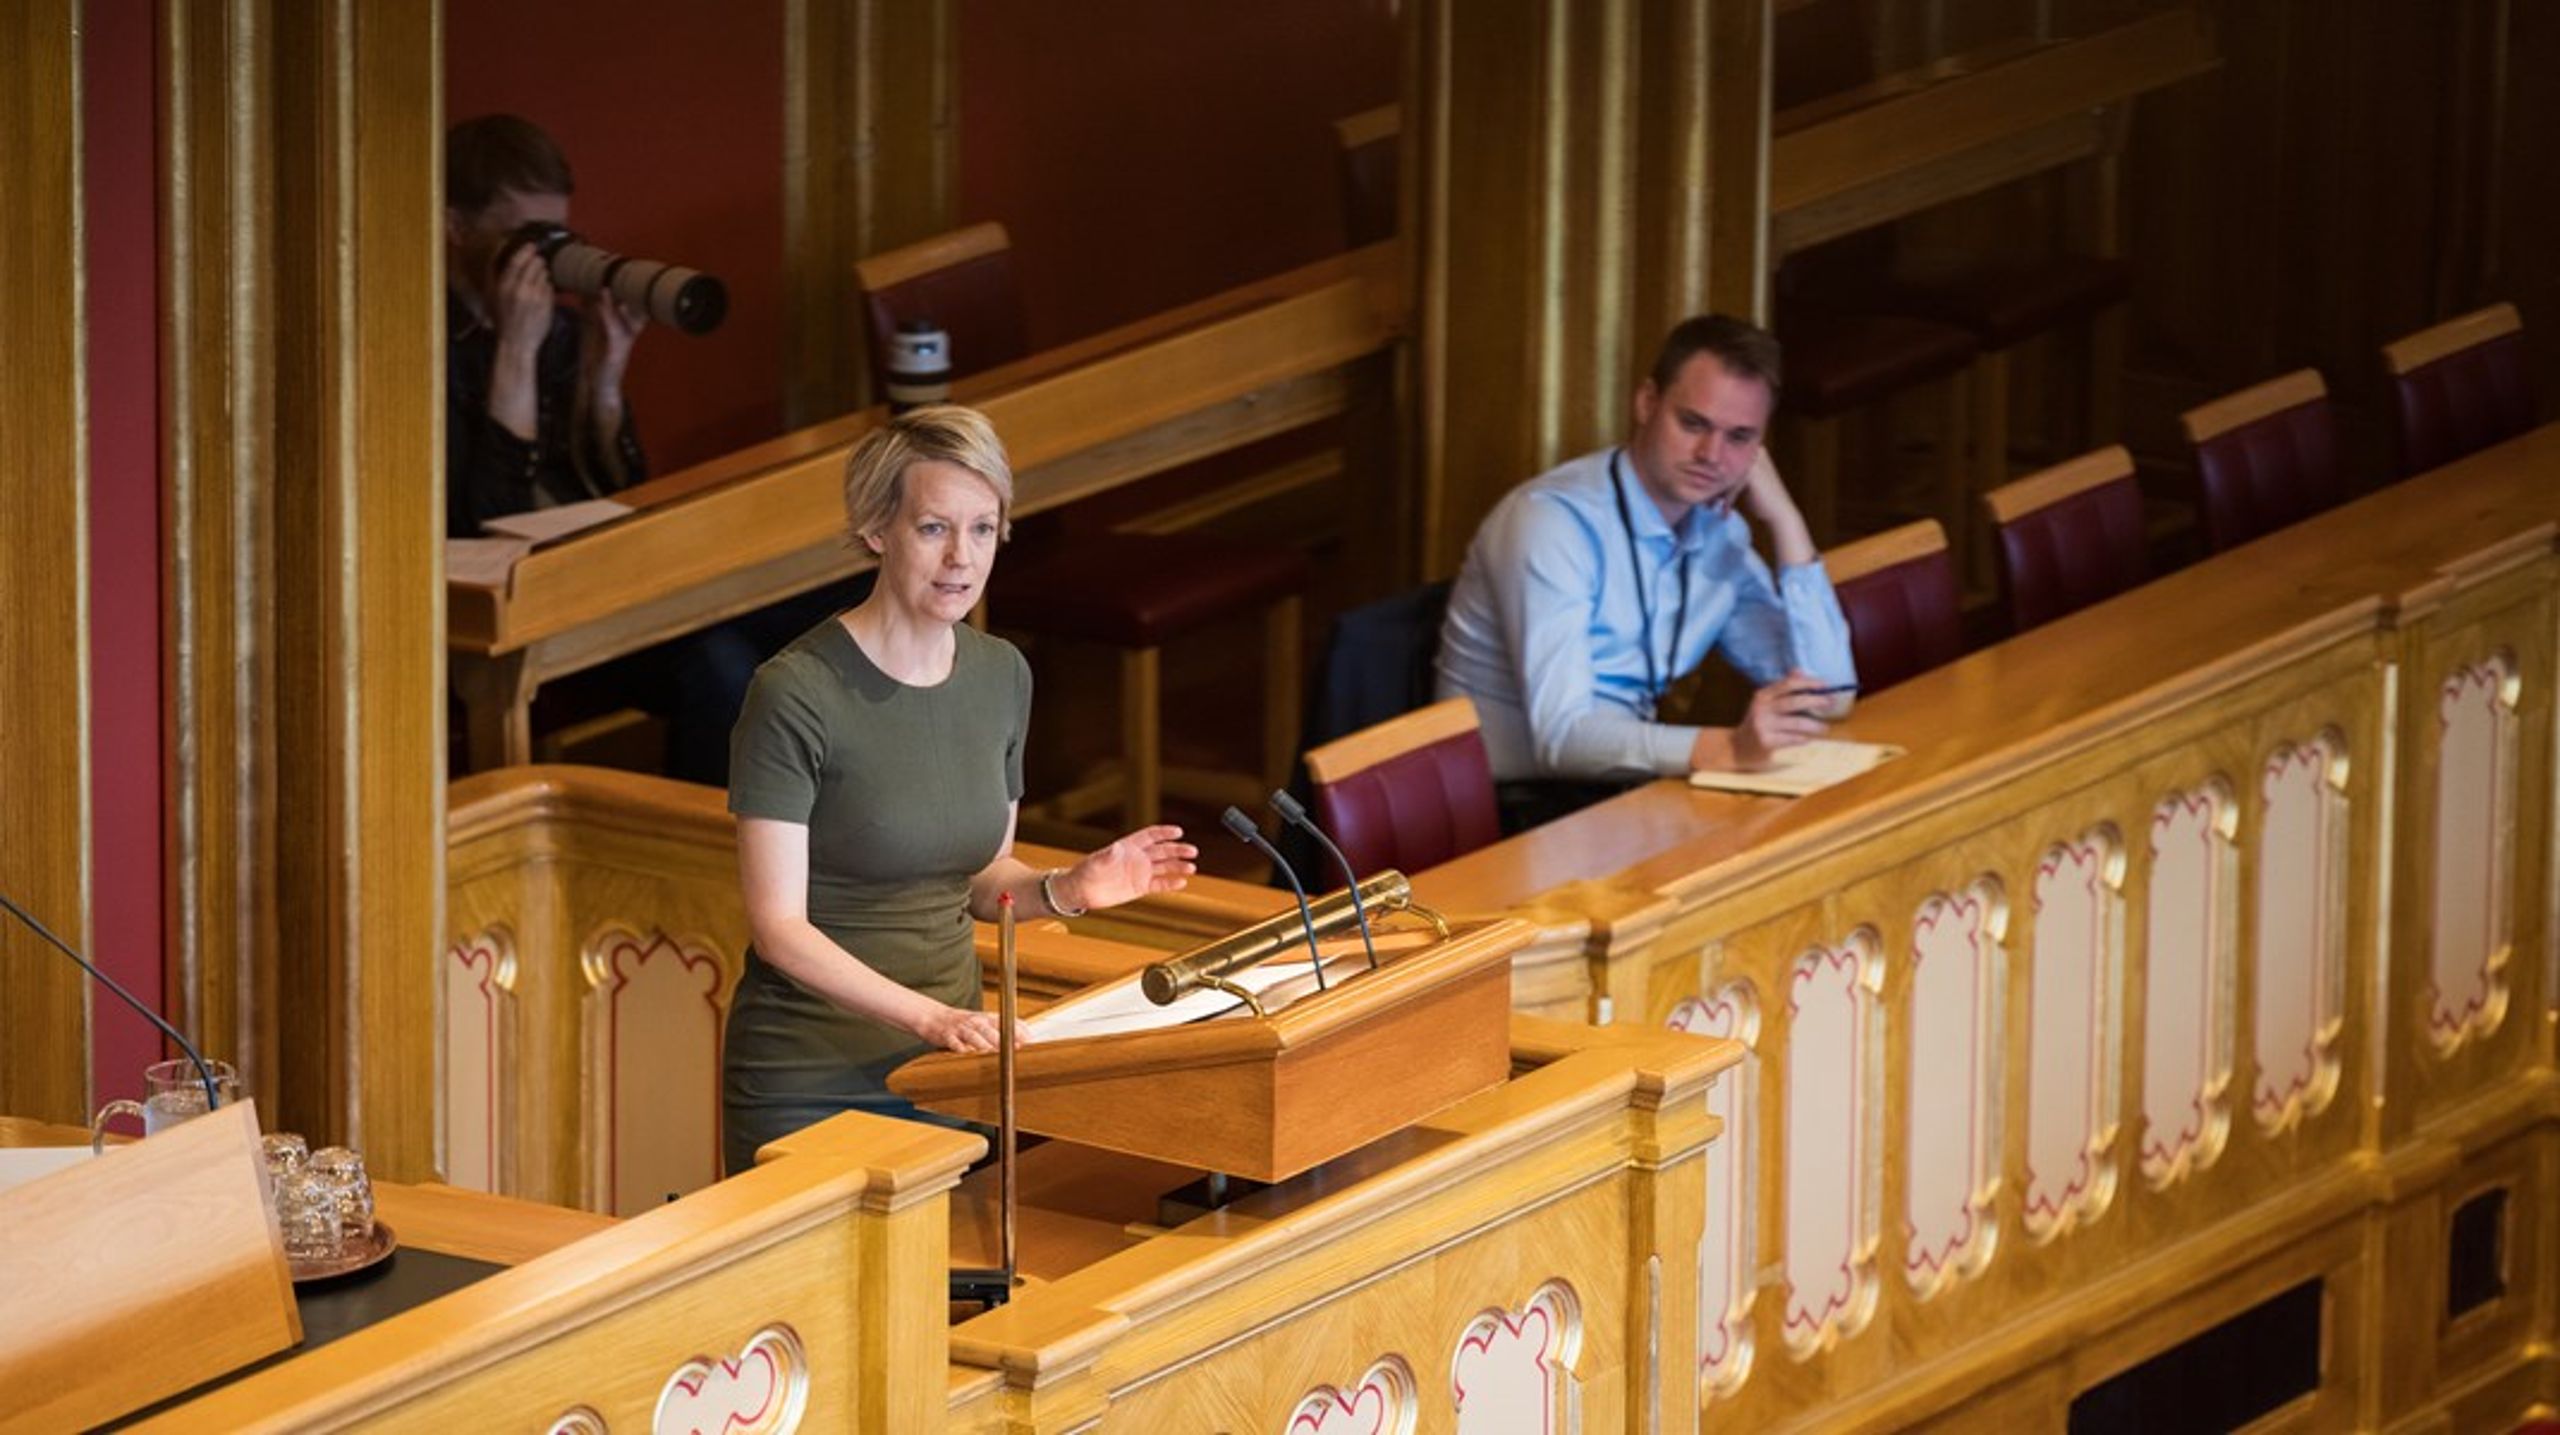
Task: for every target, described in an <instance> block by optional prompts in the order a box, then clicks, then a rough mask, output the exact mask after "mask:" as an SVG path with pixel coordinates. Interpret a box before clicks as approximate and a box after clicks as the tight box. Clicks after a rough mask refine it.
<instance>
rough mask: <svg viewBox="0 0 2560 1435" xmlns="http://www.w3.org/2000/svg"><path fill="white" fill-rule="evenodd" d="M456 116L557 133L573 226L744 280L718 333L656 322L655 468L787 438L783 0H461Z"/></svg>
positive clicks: (651, 430) (449, 86)
mask: <svg viewBox="0 0 2560 1435" xmlns="http://www.w3.org/2000/svg"><path fill="white" fill-rule="evenodd" d="M444 36H445V44H444V98H445V116H446V119H447V122H448V123H450V122H452V121H455V120H462V119H468V118H470V117H471V116H473V115H480V114H487V113H490V112H492V111H498V110H505V111H512V112H514V113H516V114H520V115H523V116H524V117H526V118H527V119H530V120H532V121H533V122H534V123H536V124H539V125H541V126H542V127H543V128H544V129H546V130H548V131H550V132H551V137H552V138H553V139H554V140H557V141H558V142H559V144H560V147H561V149H562V150H564V151H565V152H566V153H567V154H568V156H569V165H570V168H571V169H572V170H573V171H574V172H575V175H576V179H577V194H576V197H575V198H574V200H573V201H572V208H571V211H570V215H571V219H572V222H573V223H574V225H575V227H576V228H577V229H578V230H580V231H581V232H582V233H584V234H586V235H587V236H588V237H589V238H591V239H593V240H594V241H596V242H597V243H599V244H602V245H604V246H605V247H607V248H609V249H616V250H619V251H621V252H622V253H625V254H630V255H634V256H637V257H642V258H650V259H664V260H670V261H673V262H675V263H679V264H689V265H692V266H693V267H695V268H697V269H703V270H707V271H709V272H711V273H714V274H717V275H719V276H720V277H721V278H722V279H723V280H726V281H727V282H728V285H729V318H728V322H726V323H725V324H723V325H722V326H721V327H720V329H719V330H718V331H717V332H716V333H713V334H711V335H709V336H708V337H704V338H693V337H690V336H687V335H684V334H678V333H674V332H671V331H666V330H658V329H653V330H651V331H650V332H649V333H647V334H644V335H642V336H641V340H640V347H639V348H638V349H637V350H636V351H635V352H634V354H633V356H632V360H631V374H630V378H629V381H628V395H629V398H630V401H631V411H632V414H633V417H634V419H635V420H636V421H637V422H638V424H639V425H640V436H641V440H642V442H643V443H644V444H645V445H646V446H647V448H648V450H649V460H650V464H651V467H652V468H653V470H654V471H656V472H660V473H664V472H668V471H670V470H672V469H676V468H680V467H683V466H685V465H687V464H691V463H697V462H700V461H701V460H703V459H706V458H710V457H712V456H714V455H716V454H720V453H723V452H726V451H728V450H730V449H733V448H737V447H740V446H742V445H745V444H748V443H752V442H754V441H756V440H757V439H761V438H768V437H771V436H772V435H773V434H774V433H775V432H777V431H778V428H779V425H780V423H781V415H782V344H783V325H782V302H783V290H782V192H781V182H780V176H781V173H782V6H781V4H780V3H779V0H727V3H720V4H708V3H704V0H613V3H610V4H606V3H601V0H577V3H572V4H557V5H525V4H520V3H503V0H445V7H444Z"/></svg>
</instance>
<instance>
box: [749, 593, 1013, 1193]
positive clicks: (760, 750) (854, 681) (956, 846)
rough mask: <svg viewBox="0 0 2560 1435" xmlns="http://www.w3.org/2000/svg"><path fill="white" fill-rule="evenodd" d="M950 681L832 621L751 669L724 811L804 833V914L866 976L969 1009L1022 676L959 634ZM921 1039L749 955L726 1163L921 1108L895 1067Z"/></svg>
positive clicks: (975, 994) (1009, 659)
mask: <svg viewBox="0 0 2560 1435" xmlns="http://www.w3.org/2000/svg"><path fill="white" fill-rule="evenodd" d="M953 635H954V639H955V642H956V644H957V650H956V652H955V653H954V654H953V657H952V663H951V675H950V676H949V677H948V678H946V679H944V680H943V681H942V682H941V683H939V684H937V685H935V686H932V687H911V686H909V685H907V684H905V683H901V682H899V681H898V680H896V679H895V678H892V677H890V676H889V675H888V674H886V673H883V672H882V671H880V669H879V668H877V667H876V666H874V665H873V664H872V662H871V660H870V659H869V658H868V657H866V656H864V654H863V651H862V648H861V646H860V645H859V644H857V643H855V642H854V640H853V635H852V634H851V633H849V632H847V631H846V630H845V626H844V624H843V623H842V622H841V621H839V620H838V619H834V618H830V619H828V620H827V621H826V622H824V623H821V624H819V625H818V626H817V627H815V628H812V629H810V630H809V631H808V632H807V633H805V634H803V635H801V636H800V637H799V638H798V639H796V640H794V641H793V642H792V644H791V646H790V647H788V648H785V649H783V650H782V651H781V652H780V653H777V654H775V655H774V657H773V659H772V660H771V661H769V662H767V663H766V664H765V665H764V666H762V667H760V668H758V669H757V670H756V676H755V682H754V683H753V685H752V686H750V687H749V688H748V690H747V699H746V705H745V708H744V710H743V711H742V712H741V713H740V715H739V718H738V726H737V729H736V731H735V732H734V733H733V734H732V735H731V737H730V741H729V752H730V756H729V810H730V811H731V812H734V813H736V814H738V815H739V816H740V817H767V818H773V819H775V820H777V821H782V822H796V823H800V824H803V825H805V826H806V827H808V829H809V907H808V912H809V920H810V921H811V922H812V923H814V924H815V925H816V926H817V928H818V930H819V931H821V932H824V933H826V934H827V936H828V937H830V938H831V939H833V940H834V941H835V942H836V943H837V944H838V945H839V946H841V947H843V948H844V949H845V950H846V951H848V952H850V953H852V954H853V955H854V956H855V957H857V958H859V959H861V960H862V961H863V962H864V963H866V964H867V965H869V966H870V967H871V968H872V969H873V970H875V971H878V972H880V973H881V974H882V975H884V976H886V977H888V978H890V979H891V980H893V981H895V982H897V983H899V984H900V985H902V986H906V987H910V988H912V989H914V990H916V991H919V992H922V993H924V994H925V995H926V996H929V997H932V998H933V999H934V1000H936V1001H940V1002H947V1003H949V1004H950V1005H952V1006H958V1007H971V1008H974V1007H977V1006H978V1005H979V1004H980V1002H979V985H978V959H977V952H976V947H975V943H974V940H973V937H972V929H971V927H970V922H969V878H970V877H971V876H972V875H974V874H976V873H977V872H979V871H980V870H982V869H983V868H985V866H986V865H987V864H988V863H989V862H991V861H993V860H994V859H995V856H996V851H997V848H998V847H999V846H1000V845H1001V844H1002V843H1003V841H1004V837H1005V822H1006V816H1007V813H1006V807H1007V804H1009V803H1011V802H1013V801H1015V800H1017V799H1019V798H1020V797H1021V796H1022V743H1023V737H1024V733H1025V729H1026V728H1027V726H1028V724H1029V721H1030V716H1031V668H1030V665H1029V664H1027V663H1025V662H1024V661H1023V660H1022V654H1021V653H1019V652H1017V651H1015V649H1014V648H1013V646H1012V645H1011V644H1009V643H1007V642H1005V641H1003V640H1002V639H1000V638H990V637H988V636H987V635H986V634H984V633H981V632H978V631H977V630H975V629H973V628H970V627H967V626H965V625H963V626H960V627H957V628H955V629H954V630H953ZM924 1049H925V1048H924V1044H923V1043H921V1042H919V1041H918V1040H916V1038H915V1037H913V1036H911V1035H909V1034H908V1033H906V1032H904V1031H901V1030H899V1029H897V1028H895V1027H892V1026H889V1025H888V1024H886V1023H884V1022H879V1021H875V1020H872V1019H871V1018H869V1017H863V1016H856V1015H854V1014H853V1013H851V1012H847V1011H844V1010H842V1009H840V1008H838V1007H836V1006H834V1005H833V1004H831V1003H829V1002H828V1001H827V1000H826V999H824V998H822V997H820V996H818V995H816V994H815V993H813V992H811V991H809V990H808V989H806V988H804V987H802V986H801V985H800V984H799V983H798V982H795V981H793V980H792V979H791V978H790V977H788V976H785V975H783V973H782V972H780V971H779V970H777V969H775V968H774V967H772V966H770V965H768V964H767V963H766V962H765V961H764V959H763V957H762V956H761V955H759V954H758V953H757V952H756V951H755V949H754V948H752V947H750V948H749V949H748V951H747V963H746V973H745V975H744V976H743V977H741V978H740V979H739V982H738V992H737V996H736V999H735V1000H734V1001H733V1002H732V1003H731V1005H730V1008H729V1023H728V1031H727V1036H726V1040H725V1043H724V1047H723V1053H722V1061H721V1116H722V1127H723V1130H722V1142H721V1144H722V1153H723V1156H724V1159H725V1160H726V1162H727V1165H728V1168H729V1169H730V1170H731V1171H732V1172H735V1171H742V1170H745V1169H747V1168H748V1167H749V1166H752V1165H753V1164H754V1163H755V1152H756V1148H757V1147H759V1146H761V1145H763V1144H764V1143H766V1142H768V1141H771V1140H773V1139H775V1138H776V1137H779V1136H784V1135H787V1134H789V1133H790V1132H793V1131H797V1130H799V1129H800V1128H801V1127H803V1126H807V1125H809V1124H811V1123H813V1122H816V1121H820V1120H823V1119H824V1118H826V1117H828V1116H832V1115H834V1114H835V1113H837V1112H839V1111H848V1110H855V1109H862V1110H870V1111H879V1112H882V1113H884V1114H889V1115H901V1116H913V1115H916V1114H917V1113H916V1110H915V1108H914V1107H913V1106H911V1105H909V1104H908V1103H907V1102H906V1101H905V1100H904V1099H902V1098H900V1097H898V1096H897V1095H896V1094H894V1093H892V1092H891V1091H890V1090H889V1089H888V1086H887V1078H888V1074H889V1073H890V1072H891V1071H892V1070H894V1069H896V1068H897V1067H898V1066H899V1065H900V1064H902V1063H904V1062H906V1061H907V1060H908V1059H910V1058H912V1057H914V1056H916V1055H917V1054H919V1053H920V1052H922V1051H923V1050H924Z"/></svg>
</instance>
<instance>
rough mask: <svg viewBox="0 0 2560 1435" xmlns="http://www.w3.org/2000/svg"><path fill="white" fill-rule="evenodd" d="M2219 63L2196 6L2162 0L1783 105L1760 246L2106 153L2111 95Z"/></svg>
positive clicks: (1792, 243) (1783, 248) (1774, 251)
mask: <svg viewBox="0 0 2560 1435" xmlns="http://www.w3.org/2000/svg"><path fill="white" fill-rule="evenodd" d="M2219 63H2220V59H2219V56H2218V55H2217V54H2216V52H2215V50H2214V45H2213V40H2212V37H2211V36H2209V35H2207V34H2206V33H2205V32H2204V29H2203V25H2202V18H2201V16H2200V15H2199V14H2198V12H2196V11H2194V10H2191V9H2173V10H2167V11H2162V12H2160V13H2157V14H2153V15H2149V16H2146V17H2144V18H2143V19H2140V20H2136V21H2132V22H2130V23H2128V24H2124V25H2118V26H2115V27H2113V28H2111V29H2107V30H2103V31H2100V32H2098V33H2096V34H2093V35H2089V36H2087V37H2085V38H2081V39H2077V40H2064V41H2053V42H2034V41H2016V42H2010V43H2006V44H2002V45H1999V46H1995V47H1991V48H1988V49H1985V50H1981V51H1976V52H1972V53H1968V54H1965V55H1957V56H1951V57H1949V58H1947V59H1944V60H1941V61H1939V62H1937V63H1935V64H1932V65H1929V66H1925V67H1923V68H1921V69H1918V70H1912V71H1906V72H1903V73H1900V74H1895V75H1888V76H1885V77H1883V78H1881V79H1878V80H1877V81H1875V82H1874V83H1872V84H1869V85H1863V86H1860V87H1859V88H1857V89H1856V90H1852V91H1850V92H1848V93H1846V94H1842V95H1830V96H1825V97H1823V98H1822V99H1819V100H1815V101H1811V102H1809V103H1806V104H1803V105H1799V106H1796V107H1795V108H1793V109H1789V110H1786V111H1783V112H1781V113H1779V114H1777V115H1775V116H1773V117H1772V119H1771V126H1770V127H1771V136H1770V141H1769V250H1770V254H1771V255H1772V257H1773V258H1783V257H1785V256H1786V255H1787V254H1789V253H1792V252H1793V251H1795V250H1798V249H1802V248H1806V247H1808V246H1811V245H1814V244H1819V243H1821V242H1822V241H1824V240H1826V239H1836V238H1838V237H1839V236H1841V235H1843V234H1849V233H1852V232H1855V231H1857V230H1860V229H1866V228H1870V227H1872V226H1874V225H1878V224H1883V223H1886V222H1887V221H1890V220H1894V219H1898V218H1901V217H1902V216H1904V215H1907V214H1916V213H1918V212H1920V211H1921V210H1924V209H1929V208H1933V207H1935V206H1937V205H1940V204H1944V203H1946V202H1947V201H1949V200H1952V199H1958V198H1961V197H1963V196H1965V195H1968V194H1977V193H1980V192H1981V191H1983V190H1986V189H1991V188H1993V187H1995V186H1998V185H2002V184H2007V183H2009V182H2010V181H2012V180H2017V179H2022V178H2025V177H2026V176H2028V175H2031V174H2039V173H2042V172H2044V171H2046V170H2050V169H2057V168H2060V167H2061V166H2064V165H2067V164H2073V163H2076V162H2078V161H2081V160H2086V159H2094V158H2101V157H2104V156H2107V155H2110V154H2112V153H2113V152H2114V150H2115V148H2116V144H2117V136H2118V133H2119V125H2118V122H2117V120H2116V118H2115V113H2116V111H2117V110H2118V109H2119V108H2120V107H2121V106H2122V105H2123V103H2124V102H2126V101H2128V100H2131V99H2133V98H2134V97H2135V96H2137V95H2141V94H2144V93H2146V92H2148V91H2151V90H2156V89H2159V88H2162V87H2163V86H2166V85H2170V84H2174V83H2176V82H2177V81H2179V80H2182V79H2185V78H2187V77H2189V76H2191V75H2196V74H2201V73H2203V72H2204V71H2206V70H2208V69H2211V68H2212V67H2213V66H2215V65H2216V64H2219Z"/></svg>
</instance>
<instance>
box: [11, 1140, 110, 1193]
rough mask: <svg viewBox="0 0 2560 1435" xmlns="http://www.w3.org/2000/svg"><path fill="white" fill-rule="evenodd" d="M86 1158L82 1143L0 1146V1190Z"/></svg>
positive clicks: (67, 1167) (86, 1150) (87, 1150)
mask: <svg viewBox="0 0 2560 1435" xmlns="http://www.w3.org/2000/svg"><path fill="white" fill-rule="evenodd" d="M88 1159H89V1148H88V1147H86V1146H0V1191H5V1190H7V1189H9V1188H10V1187H11V1186H15V1185H18V1184H19V1183H21V1182H25V1181H32V1180H34V1179H36V1178H37V1177H38V1176H50V1175H52V1174H53V1173H54V1172H56V1171H67V1170H69V1169H71V1168H72V1167H74V1166H77V1165H79V1164H80V1163H81V1162H83V1161H86V1160H88Z"/></svg>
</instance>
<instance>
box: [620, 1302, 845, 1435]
mask: <svg viewBox="0 0 2560 1435" xmlns="http://www.w3.org/2000/svg"><path fill="white" fill-rule="evenodd" d="M808 1406H809V1357H808V1353H807V1352H806V1351H804V1350H803V1349H801V1345H800V1335H799V1332H797V1331H795V1330H793V1329H792V1328H791V1327H790V1326H788V1325H783V1324H779V1323H776V1324H773V1325H769V1326H766V1327H765V1328H764V1329H762V1330H759V1331H757V1332H756V1333H755V1334H754V1335H752V1336H749V1337H748V1338H747V1343H746V1347H745V1348H744V1349H742V1350H740V1351H739V1352H738V1353H737V1354H736V1355H733V1356H717V1357H714V1356H708V1355H698V1356H695V1357H694V1358H693V1359H691V1360H688V1361H686V1362H685V1363H684V1364H683V1365H681V1366H678V1367H677V1368H676V1372H675V1373H674V1374H673V1375H670V1376H668V1377H667V1383H666V1386H665V1388H664V1389H662V1390H661V1391H660V1392H659V1393H658V1408H657V1411H656V1413H655V1415H654V1417H653V1418H652V1420H651V1421H650V1427H649V1428H650V1429H651V1430H652V1431H653V1432H654V1435H791V1432H792V1431H794V1430H797V1429H799V1428H800V1417H801V1415H802V1413H803V1412H805V1411H806V1410H807V1409H808Z"/></svg>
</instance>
